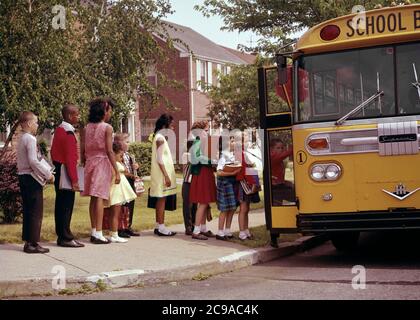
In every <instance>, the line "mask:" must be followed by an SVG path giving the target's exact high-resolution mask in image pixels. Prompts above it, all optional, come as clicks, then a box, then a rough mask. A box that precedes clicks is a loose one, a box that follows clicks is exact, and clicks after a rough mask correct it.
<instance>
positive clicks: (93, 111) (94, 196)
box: [81, 98, 120, 244]
mask: <svg viewBox="0 0 420 320" xmlns="http://www.w3.org/2000/svg"><path fill="white" fill-rule="evenodd" d="M111 115H112V101H111V100H110V99H102V98H98V99H95V100H93V101H91V102H90V104H89V123H88V125H87V126H86V128H85V130H84V141H83V143H81V155H82V163H83V164H84V165H85V189H84V191H83V193H82V195H83V196H90V204H89V213H90V220H91V226H92V233H91V237H90V241H91V242H92V243H94V244H107V243H109V241H108V240H107V239H106V238H105V237H104V236H103V234H102V220H103V213H104V200H108V199H109V193H110V189H111V183H112V175H113V170H114V173H115V184H119V183H120V173H119V170H118V168H117V164H116V162H115V154H114V152H113V150H112V133H113V129H112V126H111V125H109V124H108V123H107V122H108V121H109V120H110V119H111Z"/></svg>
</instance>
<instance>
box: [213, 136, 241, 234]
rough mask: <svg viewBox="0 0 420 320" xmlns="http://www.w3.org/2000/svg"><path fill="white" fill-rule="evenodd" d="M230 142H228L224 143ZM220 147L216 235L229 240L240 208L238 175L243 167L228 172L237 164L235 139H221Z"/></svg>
mask: <svg viewBox="0 0 420 320" xmlns="http://www.w3.org/2000/svg"><path fill="white" fill-rule="evenodd" d="M224 140H228V141H224ZM219 146H220V149H221V152H220V159H219V161H218V163H217V208H218V209H219V210H220V215H219V230H218V232H217V234H216V239H217V240H227V239H228V237H229V236H230V234H229V233H230V231H229V230H227V229H229V228H228V226H229V227H230V223H231V222H232V218H233V215H234V213H235V211H236V209H237V208H238V206H239V202H238V200H237V192H238V182H237V181H236V175H237V174H238V173H239V172H240V171H241V170H242V169H241V166H238V167H237V168H235V167H234V166H233V167H232V169H231V170H227V166H229V164H232V165H233V164H235V163H237V161H236V159H235V153H234V152H235V139H234V137H230V138H229V139H226V138H223V137H220V142H219ZM225 227H226V228H225Z"/></svg>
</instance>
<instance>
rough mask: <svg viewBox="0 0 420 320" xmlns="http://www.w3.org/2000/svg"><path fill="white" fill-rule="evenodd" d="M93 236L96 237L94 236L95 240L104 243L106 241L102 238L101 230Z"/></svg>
mask: <svg viewBox="0 0 420 320" xmlns="http://www.w3.org/2000/svg"><path fill="white" fill-rule="evenodd" d="M95 234H96V236H95V238H96V239H99V240H102V241H106V239H105V237H104V235H103V233H102V230H101V231H96V233H95Z"/></svg>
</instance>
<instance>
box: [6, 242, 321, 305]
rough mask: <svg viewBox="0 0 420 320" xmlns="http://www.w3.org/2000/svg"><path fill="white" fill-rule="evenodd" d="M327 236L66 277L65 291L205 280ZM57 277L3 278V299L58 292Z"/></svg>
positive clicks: (307, 246)
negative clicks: (181, 263) (184, 262)
mask: <svg viewBox="0 0 420 320" xmlns="http://www.w3.org/2000/svg"><path fill="white" fill-rule="evenodd" d="M326 240H327V239H326V238H325V237H323V236H307V237H301V238H299V239H297V240H296V241H294V242H285V243H281V244H280V245H279V248H271V247H264V248H257V249H248V250H244V251H240V252H236V253H234V254H231V255H229V256H225V257H222V258H219V259H217V260H215V261H209V262H205V263H200V264H194V265H190V266H185V267H181V268H173V269H166V270H159V271H147V270H125V271H115V272H103V273H101V274H97V275H91V276H88V277H74V278H68V279H66V290H64V291H63V292H62V294H82V293H89V291H90V292H91V291H92V290H98V288H99V290H104V289H114V288H124V287H146V286H151V285H156V284H161V283H170V282H179V281H185V280H191V279H193V280H204V279H207V278H208V277H210V276H213V275H217V274H221V273H227V272H232V271H235V270H238V269H242V268H245V267H248V266H251V265H254V264H258V263H264V262H268V261H272V260H275V259H278V258H281V257H285V256H289V255H292V254H294V253H296V252H300V251H305V250H308V249H310V248H313V247H316V246H318V245H320V244H322V243H323V242H325V241H326ZM52 281H53V278H52V277H51V278H44V279H40V278H38V279H27V280H19V281H1V282H0V299H1V298H7V297H9V298H10V297H19V296H39V295H41V296H42V295H53V294H58V293H59V292H58V291H53V289H52Z"/></svg>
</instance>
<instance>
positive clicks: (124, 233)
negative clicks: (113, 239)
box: [118, 230, 130, 238]
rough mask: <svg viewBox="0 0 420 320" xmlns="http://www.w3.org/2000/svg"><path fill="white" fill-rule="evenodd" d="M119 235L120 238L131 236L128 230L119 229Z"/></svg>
mask: <svg viewBox="0 0 420 320" xmlns="http://www.w3.org/2000/svg"><path fill="white" fill-rule="evenodd" d="M118 236H119V237H120V238H130V234H129V233H128V232H127V230H118Z"/></svg>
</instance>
